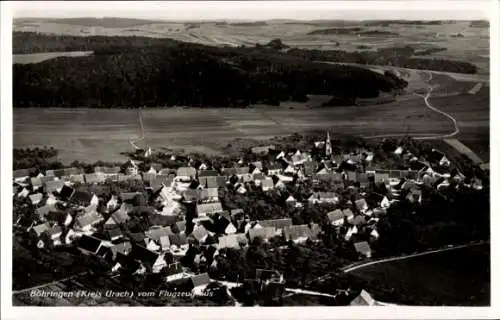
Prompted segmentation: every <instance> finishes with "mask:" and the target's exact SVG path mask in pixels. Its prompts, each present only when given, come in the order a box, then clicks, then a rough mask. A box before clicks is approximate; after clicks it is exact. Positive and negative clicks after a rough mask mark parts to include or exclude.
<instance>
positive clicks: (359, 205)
mask: <svg viewBox="0 0 500 320" xmlns="http://www.w3.org/2000/svg"><path fill="white" fill-rule="evenodd" d="M354 203H355V205H356V209H357V210H358V211H359V212H360V213H366V212H367V211H368V204H367V203H366V200H365V199H359V200H356V201H355V202H354Z"/></svg>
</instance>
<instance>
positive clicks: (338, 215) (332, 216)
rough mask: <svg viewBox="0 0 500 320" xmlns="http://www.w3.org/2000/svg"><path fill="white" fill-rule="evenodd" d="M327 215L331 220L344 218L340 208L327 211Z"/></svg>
mask: <svg viewBox="0 0 500 320" xmlns="http://www.w3.org/2000/svg"><path fill="white" fill-rule="evenodd" d="M327 216H328V220H330V221H331V222H333V221H337V220H341V219H344V213H343V212H342V210H340V209H336V210H334V211H331V212H328V214H327Z"/></svg>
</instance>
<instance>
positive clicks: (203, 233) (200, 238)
mask: <svg viewBox="0 0 500 320" xmlns="http://www.w3.org/2000/svg"><path fill="white" fill-rule="evenodd" d="M208 236H209V233H208V231H207V229H205V227H204V226H202V225H197V226H195V227H194V229H193V232H191V234H190V235H189V237H190V238H192V239H194V240H196V242H197V243H199V244H202V243H205V241H206V240H207V238H208Z"/></svg>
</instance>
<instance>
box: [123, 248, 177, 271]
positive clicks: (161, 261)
mask: <svg viewBox="0 0 500 320" xmlns="http://www.w3.org/2000/svg"><path fill="white" fill-rule="evenodd" d="M129 256H131V257H133V258H134V259H135V260H138V261H140V262H141V264H142V265H143V266H144V268H145V271H147V272H152V273H159V272H160V271H161V270H162V269H163V268H165V267H166V266H167V261H166V260H165V259H166V258H167V253H158V252H153V251H151V250H148V249H147V248H145V247H142V246H139V245H133V246H132V252H131V253H130V254H129ZM172 262H173V261H172ZM141 273H142V272H141Z"/></svg>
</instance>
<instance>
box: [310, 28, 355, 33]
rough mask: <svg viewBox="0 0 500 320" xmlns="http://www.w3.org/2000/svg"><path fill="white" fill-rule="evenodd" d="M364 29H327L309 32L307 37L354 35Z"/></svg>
mask: <svg viewBox="0 0 500 320" xmlns="http://www.w3.org/2000/svg"><path fill="white" fill-rule="evenodd" d="M363 30H364V28H360V27H355V28H329V29H318V30H313V31H311V32H309V33H308V34H309V35H329V34H355V33H359V32H361V31H363Z"/></svg>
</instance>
